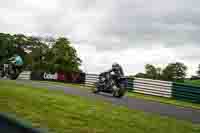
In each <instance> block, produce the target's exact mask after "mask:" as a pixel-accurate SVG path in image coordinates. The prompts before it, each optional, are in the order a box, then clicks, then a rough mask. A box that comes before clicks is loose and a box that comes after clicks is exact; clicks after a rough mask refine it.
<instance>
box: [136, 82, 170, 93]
mask: <svg viewBox="0 0 200 133" xmlns="http://www.w3.org/2000/svg"><path fill="white" fill-rule="evenodd" d="M133 82H134V87H133V88H134V90H133V91H134V92H138V93H143V94H149V95H155V96H162V97H171V94H172V82H167V81H160V80H151V79H143V78H135V79H134V81H133Z"/></svg>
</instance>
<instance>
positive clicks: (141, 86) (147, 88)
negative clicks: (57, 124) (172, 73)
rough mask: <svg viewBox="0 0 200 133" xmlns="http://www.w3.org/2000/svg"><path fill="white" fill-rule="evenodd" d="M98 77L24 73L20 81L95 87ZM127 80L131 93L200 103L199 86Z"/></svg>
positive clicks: (138, 79) (140, 79)
mask: <svg viewBox="0 0 200 133" xmlns="http://www.w3.org/2000/svg"><path fill="white" fill-rule="evenodd" d="M28 75H29V76H28ZM98 77H99V75H97V74H85V73H54V74H51V73H46V72H23V73H22V74H21V75H20V76H19V79H31V80H48V81H56V82H65V83H77V84H81V85H84V86H87V87H95V83H96V82H97V81H98ZM127 80H128V86H127V88H128V90H129V91H130V92H136V93H142V94H147V95H153V96H160V97H167V98H173V99H179V100H184V101H190V102H195V103H200V87H198V86H191V85H185V84H180V83H173V82H168V81H161V80H151V79H143V78H128V77H127Z"/></svg>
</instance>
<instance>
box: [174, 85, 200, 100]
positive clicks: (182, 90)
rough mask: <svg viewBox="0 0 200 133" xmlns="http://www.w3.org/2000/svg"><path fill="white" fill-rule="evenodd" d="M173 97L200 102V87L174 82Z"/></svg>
mask: <svg viewBox="0 0 200 133" xmlns="http://www.w3.org/2000/svg"><path fill="white" fill-rule="evenodd" d="M172 97H173V98H175V99H179V100H183V101H190V102H195V103H200V87H196V86H191V85H185V84H180V83H173V87H172Z"/></svg>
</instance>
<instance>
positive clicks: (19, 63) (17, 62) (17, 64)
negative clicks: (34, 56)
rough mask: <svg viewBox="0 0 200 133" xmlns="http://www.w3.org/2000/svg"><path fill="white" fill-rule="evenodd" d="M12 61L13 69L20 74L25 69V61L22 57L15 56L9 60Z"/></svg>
mask: <svg viewBox="0 0 200 133" xmlns="http://www.w3.org/2000/svg"><path fill="white" fill-rule="evenodd" d="M9 61H11V63H12V64H11V65H12V68H13V69H14V71H15V73H18V72H20V71H21V69H22V67H23V59H22V58H21V56H20V55H18V54H15V55H14V56H13V57H11V58H10V59H9Z"/></svg>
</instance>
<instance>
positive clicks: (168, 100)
mask: <svg viewBox="0 0 200 133" xmlns="http://www.w3.org/2000/svg"><path fill="white" fill-rule="evenodd" d="M41 82H42V83H48V84H53V85H63V86H66V87H74V88H83V89H90V88H88V87H84V86H81V85H78V84H66V83H58V82H49V81H41ZM127 95H128V96H129V97H133V98H138V99H145V100H151V101H156V102H160V103H165V104H172V105H175V106H181V107H189V108H195V109H200V104H197V103H191V102H185V101H181V100H176V99H171V98H165V97H158V96H151V95H144V94H139V93H132V92H128V93H127Z"/></svg>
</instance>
